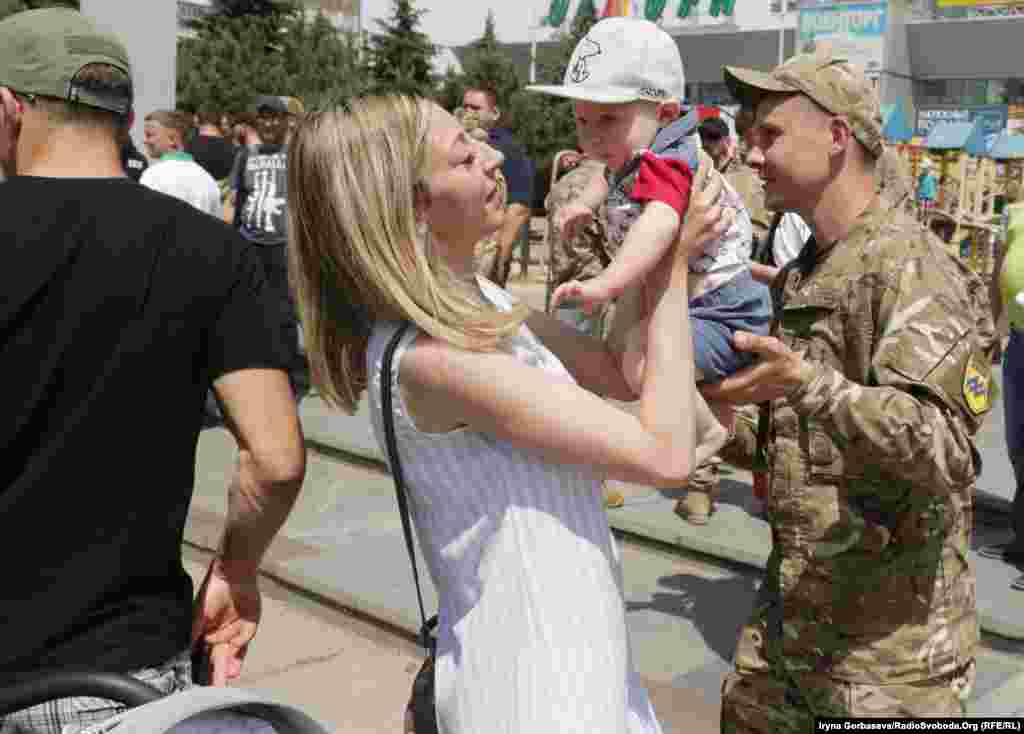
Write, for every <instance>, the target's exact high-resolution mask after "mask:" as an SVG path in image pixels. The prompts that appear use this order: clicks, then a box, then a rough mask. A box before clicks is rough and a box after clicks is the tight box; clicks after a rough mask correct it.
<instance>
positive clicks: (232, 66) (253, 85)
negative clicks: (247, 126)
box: [177, 3, 365, 112]
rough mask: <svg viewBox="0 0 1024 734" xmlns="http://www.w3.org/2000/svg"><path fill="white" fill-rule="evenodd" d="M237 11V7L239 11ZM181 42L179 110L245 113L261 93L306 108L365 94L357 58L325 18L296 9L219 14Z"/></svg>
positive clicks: (197, 25)
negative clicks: (295, 100) (292, 100)
mask: <svg viewBox="0 0 1024 734" xmlns="http://www.w3.org/2000/svg"><path fill="white" fill-rule="evenodd" d="M237 7H238V6H236V9H237ZM194 29H195V33H196V35H195V37H194V38H185V39H182V40H181V41H180V42H179V44H178V79H177V91H178V106H179V107H181V108H183V109H188V110H200V109H210V110H216V111H226V112H242V111H245V110H248V109H250V107H251V105H252V102H253V100H254V99H255V98H256V97H257V96H258V95H261V94H276V95H288V96H292V97H298V98H299V99H301V100H302V101H303V103H304V104H305V105H306V107H307V109H309V108H312V107H316V106H319V105H321V104H323V103H324V102H327V101H340V100H342V99H345V98H347V97H349V96H351V95H353V94H358V93H360V92H362V91H363V89H364V79H365V74H363V73H361V72H360V71H359V64H358V54H357V51H356V49H355V47H354V43H353V41H352V40H351V39H349V38H347V37H344V36H341V35H339V34H338V32H337V31H336V30H335V28H334V27H333V26H332V25H331V23H330V21H328V20H327V19H326V18H325V17H324V16H323V15H322V14H318V15H316V16H314V17H307V16H306V14H305V13H304V12H303V11H302V9H301V8H299V7H298V6H297V5H294V4H283V3H275V8H274V9H273V10H272V11H267V12H250V13H236V14H231V13H228V12H224V13H219V12H218V13H215V14H213V15H211V16H208V17H206V18H202V19H200V20H199V21H198V22H196V23H195V24H194Z"/></svg>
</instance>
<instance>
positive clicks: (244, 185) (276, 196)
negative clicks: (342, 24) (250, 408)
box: [225, 95, 309, 398]
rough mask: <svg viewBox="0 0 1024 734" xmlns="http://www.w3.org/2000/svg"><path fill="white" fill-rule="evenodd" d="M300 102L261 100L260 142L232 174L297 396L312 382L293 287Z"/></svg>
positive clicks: (236, 218)
mask: <svg viewBox="0 0 1024 734" xmlns="http://www.w3.org/2000/svg"><path fill="white" fill-rule="evenodd" d="M298 104H299V103H298V101H297V100H295V99H294V98H291V97H277V96H271V95H264V96H260V97H257V98H256V101H255V103H254V105H253V111H254V112H255V115H256V116H255V118H254V122H255V131H254V132H255V134H256V136H257V137H258V142H256V143H255V144H253V145H247V146H246V147H244V148H242V149H241V150H240V151H239V153H238V156H237V157H236V159H235V164H234V168H233V169H232V171H231V176H230V179H229V184H228V185H229V187H230V190H231V191H232V193H231V194H230V195H229V197H230V204H229V207H225V211H226V213H227V212H228V211H231V212H233V214H232V215H231V217H230V220H231V221H232V222H233V223H234V225H235V227H236V228H237V229H238V231H239V233H240V234H241V235H242V237H244V238H245V239H246V240H248V241H249V242H252V243H253V244H255V245H258V247H257V248H256V251H257V252H258V254H259V256H260V258H261V259H262V260H263V266H264V274H265V275H266V278H267V283H268V284H269V287H270V289H271V291H273V292H274V293H276V294H277V302H278V306H279V308H280V315H281V324H282V335H281V339H282V341H283V342H284V343H285V344H286V345H287V348H288V349H289V351H290V353H291V358H290V366H289V370H288V374H289V378H290V379H291V382H292V389H293V390H294V392H295V395H296V397H297V398H298V397H300V396H301V395H302V394H303V393H304V392H305V391H306V389H307V387H308V384H309V377H308V365H307V363H306V358H305V356H304V355H303V354H302V350H301V349H300V347H299V320H298V316H297V315H296V311H295V305H294V303H293V302H292V298H291V291H290V290H289V286H288V256H287V252H286V250H285V248H286V247H287V244H288V210H287V205H288V142H287V141H288V136H289V133H290V131H291V125H292V121H293V119H294V117H295V113H294V112H293V110H295V109H300V108H297V107H296V105H298Z"/></svg>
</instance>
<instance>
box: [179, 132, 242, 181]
mask: <svg viewBox="0 0 1024 734" xmlns="http://www.w3.org/2000/svg"><path fill="white" fill-rule="evenodd" d="M186 152H188V153H190V154H191V155H192V157H193V158H195V160H196V163H198V164H199V165H200V166H202V167H203V168H205V169H206V172H207V173H209V174H210V175H211V176H213V177H214V179H216V180H217V181H221V180H223V179H225V178H227V177H228V176H230V175H231V167H232V166H233V165H234V164H235V153H236V148H235V146H234V145H232V143H231V141H229V140H226V139H224V138H218V137H215V136H211V135H197V136H196V137H195V138H193V140H192V142H191V143H190V144H189V146H188V148H187V149H186Z"/></svg>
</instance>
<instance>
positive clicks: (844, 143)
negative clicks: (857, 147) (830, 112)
mask: <svg viewBox="0 0 1024 734" xmlns="http://www.w3.org/2000/svg"><path fill="white" fill-rule="evenodd" d="M829 133H830V135H831V137H832V147H831V153H832V154H833V155H839V154H841V153H845V152H846V150H847V149H848V148H849V146H850V144H851V143H853V142H855V138H854V137H853V128H851V127H850V121H849V120H847V119H846V118H845V117H843V116H842V115H835V116H834V117H832V119H831V120H829Z"/></svg>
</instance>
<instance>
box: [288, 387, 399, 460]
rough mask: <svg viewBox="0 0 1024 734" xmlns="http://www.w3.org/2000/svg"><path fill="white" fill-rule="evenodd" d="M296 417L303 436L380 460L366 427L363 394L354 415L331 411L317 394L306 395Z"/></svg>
mask: <svg viewBox="0 0 1024 734" xmlns="http://www.w3.org/2000/svg"><path fill="white" fill-rule="evenodd" d="M299 419H300V420H301V421H302V431H303V433H305V434H306V439H307V440H309V441H313V442H314V443H318V444H321V445H324V446H329V447H331V448H335V449H337V450H339V451H344V452H346V453H350V454H355V455H356V456H362V457H364V458H367V459H373V460H374V461H384V455H383V454H382V453H381V451H380V448H379V447H378V446H377V439H376V438H374V435H373V428H372V427H371V426H370V414H369V402H368V401H367V400H366V398H365V397H364V398H363V400H362V402H360V403H359V407H358V409H357V410H356V413H355V414H354V415H349V414H348V413H346V412H344V411H342V410H335V409H333V408H331V407H330V406H329V405H328V404H327V403H325V402H324V401H323V400H322V399H321V398H320V397H318V396H316V395H310V396H309V397H306V398H305V399H304V400H303V401H302V403H301V404H300V405H299Z"/></svg>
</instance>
